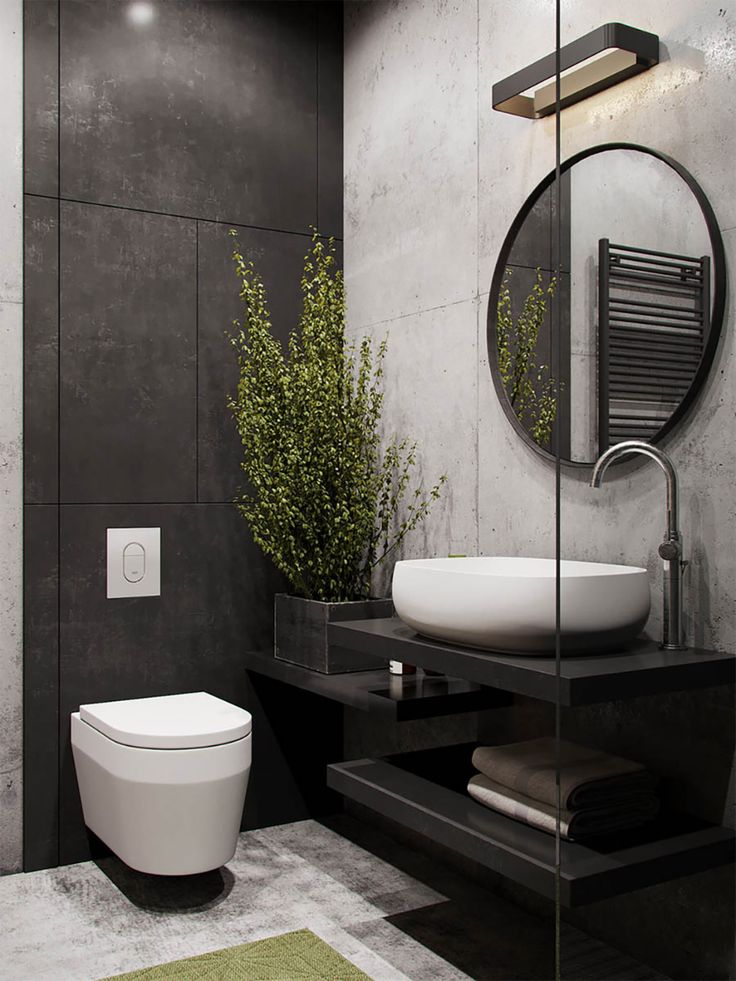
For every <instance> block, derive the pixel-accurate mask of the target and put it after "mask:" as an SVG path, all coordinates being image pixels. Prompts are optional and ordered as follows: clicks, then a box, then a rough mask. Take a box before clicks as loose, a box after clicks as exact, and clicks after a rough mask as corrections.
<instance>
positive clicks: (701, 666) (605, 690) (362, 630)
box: [329, 617, 736, 706]
mask: <svg viewBox="0 0 736 981" xmlns="http://www.w3.org/2000/svg"><path fill="white" fill-rule="evenodd" d="M329 638H330V642H331V643H334V644H336V645H339V646H340V647H343V648H351V649H352V650H356V651H361V652H362V653H365V654H373V655H374V656H375V657H383V658H386V659H388V658H390V659H392V660H397V661H406V662H408V663H409V664H417V665H420V666H421V667H424V668H429V669H432V670H435V671H443V672H445V673H447V674H448V675H452V676H453V677H457V678H467V679H468V680H469V681H472V682H475V683H476V684H479V685H485V686H488V687H491V688H501V689H503V690H505V691H509V692H515V693H517V694H520V695H529V696H531V697H532V698H539V699H542V700H543V701H548V702H554V701H556V699H557V697H558V695H559V699H560V703H561V704H562V705H564V706H570V705H588V704H592V703H594V702H610V701H614V700H616V699H619V698H633V697H635V696H637V695H653V694H659V693H661V692H668V691H682V690H684V689H693V688H706V687H709V686H711V685H723V684H733V683H734V681H736V655H734V654H726V653H721V652H719V651H706V650H699V649H697V648H689V649H688V650H684V651H663V650H660V649H659V646H658V645H657V644H656V643H655V642H654V641H652V640H649V639H645V640H643V641H641V642H639V643H638V644H636V645H632V646H631V647H629V648H627V649H626V650H624V651H621V652H613V653H606V654H596V653H593V652H591V654H590V655H585V656H574V657H569V656H565V657H563V658H562V660H561V675H560V679H559V686H558V681H557V679H556V677H555V659H554V657H538V656H528V655H518V654H517V655H514V654H495V653H493V652H488V651H478V650H473V649H472V648H469V647H460V646H457V645H453V644H446V643H444V642H443V641H439V640H429V639H427V638H426V637H421V636H420V635H419V634H417V633H416V632H415V631H414V630H412V628H411V627H407V626H406V624H404V623H402V622H401V620H399V619H398V618H397V617H386V618H381V619H376V620H350V621H345V622H343V623H333V624H331V625H330V627H329Z"/></svg>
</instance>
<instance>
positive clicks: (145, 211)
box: [24, 191, 343, 242]
mask: <svg viewBox="0 0 736 981" xmlns="http://www.w3.org/2000/svg"><path fill="white" fill-rule="evenodd" d="M24 194H25V195H28V197H34V198H45V199H46V200H49V201H63V202H64V203H65V204H84V205H88V206H89V207H90V208H114V209H115V210H116V211H133V212H135V213H137V214H142V215H158V216H159V217H161V218H179V219H182V220H184V221H201V222H206V223H207V224H210V225H228V226H235V227H236V228H248V229H250V230H251V231H256V232H274V233H276V234H279V235H298V236H299V237H300V238H311V237H312V233H311V232H299V231H296V230H295V229H293V228H277V227H276V226H274V225H256V224H248V222H243V221H227V220H225V219H224V218H206V217H204V216H203V215H183V214H179V213H178V212H176V211H156V210H155V209H151V208H135V207H131V206H130V205H127V204H110V203H108V202H105V201H87V200H85V199H83V198H72V197H64V196H62V195H59V196H56V195H54V194H39V193H38V192H36V191H24ZM320 238H324V239H327V238H334V239H335V241H336V242H342V241H343V239H342V237H339V238H338V236H336V235H329V234H325V235H320Z"/></svg>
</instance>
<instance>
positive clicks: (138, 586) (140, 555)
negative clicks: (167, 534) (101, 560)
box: [107, 528, 161, 599]
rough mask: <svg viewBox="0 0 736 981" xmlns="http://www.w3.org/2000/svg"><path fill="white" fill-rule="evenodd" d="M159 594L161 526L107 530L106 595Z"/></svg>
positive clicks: (119, 596) (109, 596)
mask: <svg viewBox="0 0 736 981" xmlns="http://www.w3.org/2000/svg"><path fill="white" fill-rule="evenodd" d="M160 595H161V529H160V528H108V529H107V598H108V599H119V598H121V597H124V596H160Z"/></svg>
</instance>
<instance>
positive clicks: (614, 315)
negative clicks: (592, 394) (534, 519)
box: [598, 238, 710, 453]
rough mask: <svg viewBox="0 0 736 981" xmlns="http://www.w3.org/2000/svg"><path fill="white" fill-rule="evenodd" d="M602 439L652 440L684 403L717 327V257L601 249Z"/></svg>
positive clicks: (604, 444) (604, 244) (604, 442)
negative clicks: (713, 263) (713, 277)
mask: <svg viewBox="0 0 736 981" xmlns="http://www.w3.org/2000/svg"><path fill="white" fill-rule="evenodd" d="M598 258H599V261H598V439H599V444H600V452H601V453H602V452H603V451H604V450H606V449H608V447H609V446H613V445H614V444H616V443H620V442H621V441H622V440H625V439H645V440H649V439H652V438H653V437H654V436H655V435H656V434H657V432H658V431H659V430H660V428H661V427H662V425H663V424H664V423H665V422H666V421H667V419H668V418H669V417H670V416H671V414H672V412H673V411H674V410H675V409H676V408H677V406H678V405H679V404H680V402H682V400H683V398H684V397H685V395H686V393H687V391H688V389H689V388H690V385H691V383H692V381H693V379H694V377H695V374H696V372H697V370H698V365H699V364H700V360H701V358H702V356H703V350H704V348H705V343H706V340H707V337H708V329H709V326H710V257H709V256H701V257H700V258H694V257H693V256H685V255H677V254H675V253H670V252H655V251H652V250H651V249H641V248H636V247H633V246H629V245H615V244H613V243H611V242H610V241H609V240H608V239H607V238H602V239H600V241H599V243H598Z"/></svg>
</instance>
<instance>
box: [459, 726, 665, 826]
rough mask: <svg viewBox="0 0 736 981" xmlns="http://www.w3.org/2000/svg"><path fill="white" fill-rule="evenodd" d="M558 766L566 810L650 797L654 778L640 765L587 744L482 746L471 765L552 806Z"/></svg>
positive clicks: (529, 742) (545, 741)
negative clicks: (628, 798)
mask: <svg viewBox="0 0 736 981" xmlns="http://www.w3.org/2000/svg"><path fill="white" fill-rule="evenodd" d="M558 758H559V766H560V802H561V806H562V808H563V809H564V810H568V811H579V810H581V809H583V808H588V807H603V806H606V805H609V804H612V803H616V802H617V801H619V800H620V799H621V798H625V797H632V796H634V795H641V794H645V795H647V794H649V795H651V794H652V793H653V792H654V789H655V788H656V786H657V780H656V778H655V777H654V776H653V775H652V774H651V773H649V772H648V771H647V770H646V769H645V768H644V767H643V766H642V765H641V763H635V762H634V761H633V760H625V759H623V758H622V757H620V756H613V755H611V754H610V753H603V752H601V751H600V750H597V749H590V748H588V747H587V746H579V745H578V744H577V743H571V742H567V741H566V740H564V739H563V740H560V748H559V757H558V754H557V752H556V749H555V740H554V738H552V737H548V736H544V737H542V738H541V739H530V740H527V741H525V742H521V743H510V744H508V745H506V746H479V747H478V748H477V749H476V750H475V752H474V753H473V766H474V767H475V768H476V770H479V771H480V772H481V773H483V774H484V775H485V776H487V777H488V778H489V779H490V780H492V781H494V782H495V783H497V784H500V785H501V786H502V787H508V788H510V789H511V790H514V791H517V792H518V793H520V794H523V795H524V796H525V797H530V798H532V799H533V800H537V801H541V802H542V803H544V804H549V805H552V806H553V807H554V806H555V805H556V802H557V786H556V784H557V762H558Z"/></svg>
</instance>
